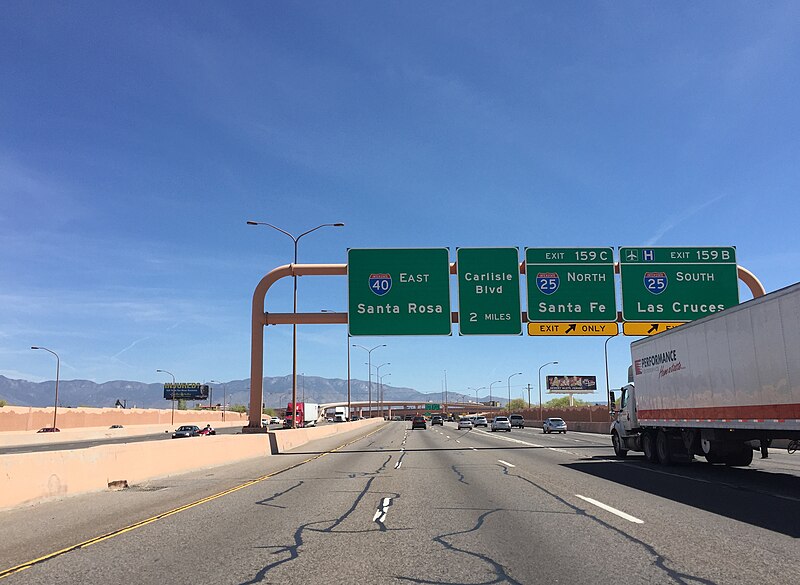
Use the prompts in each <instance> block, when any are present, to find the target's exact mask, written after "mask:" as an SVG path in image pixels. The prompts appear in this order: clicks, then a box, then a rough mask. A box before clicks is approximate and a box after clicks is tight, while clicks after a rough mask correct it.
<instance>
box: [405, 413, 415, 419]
mask: <svg viewBox="0 0 800 585" xmlns="http://www.w3.org/2000/svg"><path fill="white" fill-rule="evenodd" d="M405 420H414V416H413V415H410V414H407V415H406V416H405Z"/></svg>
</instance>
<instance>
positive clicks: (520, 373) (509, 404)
mask: <svg viewBox="0 0 800 585" xmlns="http://www.w3.org/2000/svg"><path fill="white" fill-rule="evenodd" d="M521 375H522V372H517V373H516V374H511V375H510V376H509V377H508V404H506V408H508V414H509V415H511V378H513V377H514V376H521Z"/></svg>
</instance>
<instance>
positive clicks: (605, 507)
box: [575, 494, 644, 524]
mask: <svg viewBox="0 0 800 585" xmlns="http://www.w3.org/2000/svg"><path fill="white" fill-rule="evenodd" d="M575 497H576V498H580V499H582V500H583V501H584V502H589V503H590V504H592V505H594V506H597V507H598V508H602V509H603V510H605V511H606V512H611V513H612V514H614V515H615V516H619V517H620V518H623V519H625V520H627V521H628V522H633V523H634V524H644V520H639V519H638V518H637V517H636V516H631V515H630V514H626V513H625V512H623V511H621V510H617V509H616V508H612V507H611V506H609V505H608V504H604V503H603V502H598V501H597V500H595V499H592V498H587V497H586V496H582V495H580V494H575Z"/></svg>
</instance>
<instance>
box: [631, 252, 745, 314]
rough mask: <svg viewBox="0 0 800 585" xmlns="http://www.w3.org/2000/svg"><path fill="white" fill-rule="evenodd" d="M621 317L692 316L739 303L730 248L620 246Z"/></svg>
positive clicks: (733, 257) (734, 264)
mask: <svg viewBox="0 0 800 585" xmlns="http://www.w3.org/2000/svg"><path fill="white" fill-rule="evenodd" d="M619 266H620V280H621V282H622V318H623V320H624V321H648V322H650V321H652V322H662V321H681V322H686V321H693V320H695V319H700V318H701V317H705V316H706V315H710V314H712V313H716V312H718V311H722V310H723V309H727V308H729V307H732V306H734V305H738V304H739V282H738V272H737V266H736V248H733V247H719V246H718V247H708V248H652V247H642V248H620V250H619Z"/></svg>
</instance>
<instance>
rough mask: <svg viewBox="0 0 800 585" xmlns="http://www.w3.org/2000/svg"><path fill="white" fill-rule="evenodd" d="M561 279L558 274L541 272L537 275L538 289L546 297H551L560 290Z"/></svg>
mask: <svg viewBox="0 0 800 585" xmlns="http://www.w3.org/2000/svg"><path fill="white" fill-rule="evenodd" d="M559 284H561V279H560V278H559V277H558V273H556V272H540V273H539V274H537V275H536V288H538V289H539V292H541V293H542V294H545V295H551V294H553V293H554V292H556V291H557V290H558V285H559Z"/></svg>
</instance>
